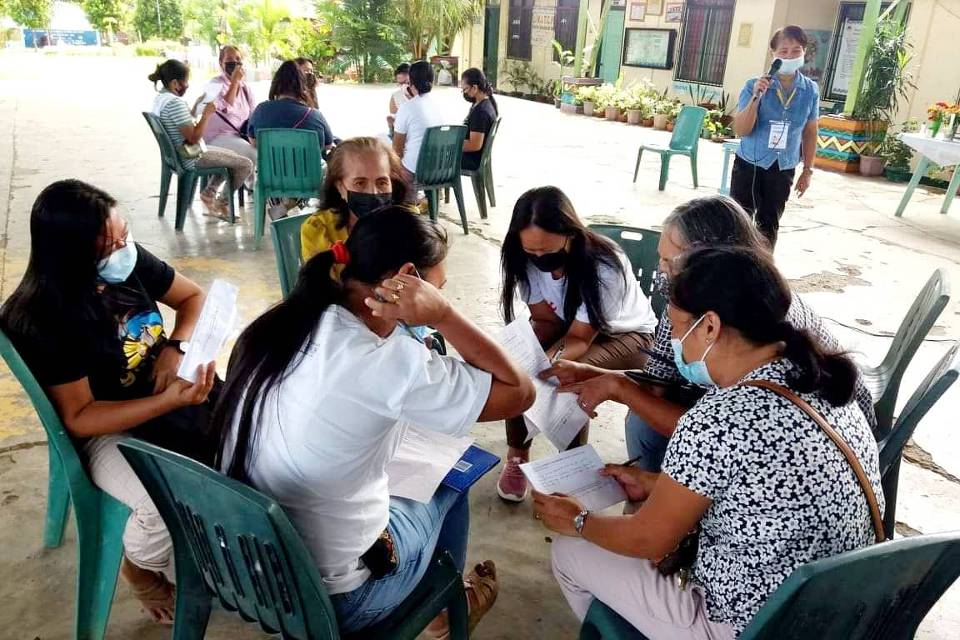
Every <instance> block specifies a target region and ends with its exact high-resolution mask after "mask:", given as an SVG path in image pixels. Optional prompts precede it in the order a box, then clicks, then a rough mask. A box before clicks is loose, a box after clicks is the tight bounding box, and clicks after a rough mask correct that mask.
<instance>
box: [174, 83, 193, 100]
mask: <svg viewBox="0 0 960 640" xmlns="http://www.w3.org/2000/svg"><path fill="white" fill-rule="evenodd" d="M189 88H190V87H189V85H186V84H183V83H182V82H181V83H180V91H174V94H175V95H178V96H180V97H181V98H182V97H183V96H185V95H187V89H189Z"/></svg>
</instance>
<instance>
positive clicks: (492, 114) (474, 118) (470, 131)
mask: <svg viewBox="0 0 960 640" xmlns="http://www.w3.org/2000/svg"><path fill="white" fill-rule="evenodd" d="M460 89H461V90H462V91H463V99H464V100H466V101H467V102H469V103H471V106H470V112H469V113H468V114H467V119H466V120H464V121H463V124H465V125H466V126H467V139H466V140H464V141H463V161H462V163H461V168H463V169H469V170H474V169H477V168H479V167H480V157H481V156H482V155H483V143H484V142H485V141H486V139H487V136H488V135H489V134H490V129H491V128H492V127H493V123H495V122H496V121H497V118H498V117H499V116H500V110H499V109H498V108H497V101H496V99H495V98H494V97H493V87H492V86H491V85H490V82H489V81H488V80H487V77H486V76H485V75H483V71H481V70H480V69H475V68H471V69H467V70H466V71H464V72H463V75H462V76H460Z"/></svg>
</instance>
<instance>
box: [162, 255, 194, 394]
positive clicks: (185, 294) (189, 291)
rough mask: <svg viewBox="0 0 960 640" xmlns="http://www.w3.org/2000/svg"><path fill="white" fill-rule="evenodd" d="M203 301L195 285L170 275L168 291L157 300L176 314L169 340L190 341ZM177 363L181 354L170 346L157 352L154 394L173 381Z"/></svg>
mask: <svg viewBox="0 0 960 640" xmlns="http://www.w3.org/2000/svg"><path fill="white" fill-rule="evenodd" d="M205 299H206V294H204V292H203V289H201V288H200V287H199V286H198V285H197V284H196V283H195V282H193V281H192V280H189V279H187V278H185V277H184V276H182V275H180V274H179V273H178V274H175V275H174V277H173V283H172V284H171V285H170V288H169V289H168V290H167V292H166V293H165V294H164V295H163V297H162V298H160V302H162V303H163V304H165V305H167V306H168V307H170V308H171V309H174V310H175V311H176V312H177V316H176V320H175V324H174V327H173V331H172V332H171V333H170V339H172V340H189V339H190V336H192V335H193V328H194V327H195V326H196V324H197V320H198V319H199V318H200V310H201V309H203V301H204V300H205ZM181 360H183V354H182V353H181V352H180V350H179V349H174V348H173V347H172V346H171V347H168V348H165V349H163V350H162V351H161V352H160V355H158V356H157V361H156V362H155V363H154V365H153V381H154V386H153V393H154V394H157V393H160V392H162V391H164V390H165V389H166V388H167V387H168V386H170V385H171V384H172V383H173V381H174V380H176V379H177V370H178V369H179V368H180V361H181Z"/></svg>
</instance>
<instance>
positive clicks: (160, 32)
mask: <svg viewBox="0 0 960 640" xmlns="http://www.w3.org/2000/svg"><path fill="white" fill-rule="evenodd" d="M21 1H22V0H21ZM158 6H159V12H160V13H159V19H158V16H157V7H158ZM133 27H134V29H136V30H137V32H138V33H139V34H140V38H141V39H143V40H149V39H150V38H155V37H159V38H164V39H167V40H176V39H178V38H179V37H180V36H181V35H183V13H182V12H181V11H180V3H179V2H177V0H137V6H136V9H135V11H134V15H133Z"/></svg>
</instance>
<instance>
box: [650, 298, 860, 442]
mask: <svg viewBox="0 0 960 640" xmlns="http://www.w3.org/2000/svg"><path fill="white" fill-rule="evenodd" d="M787 320H789V321H790V324H792V325H793V326H794V327H796V328H797V329H806V330H807V331H809V332H811V333H812V334H813V335H814V336H816V338H817V340H819V341H820V344H822V345H823V346H825V347H826V348H828V349H838V348H840V343H839V342H838V341H837V339H836V337H834V335H833V334H832V333H830V330H829V329H827V327H826V326H825V325H824V324H823V319H822V318H821V317H820V316H818V315H817V313H816V312H815V311H814V310H813V309H811V308H810V307H809V306H808V305H807V303H806V302H804V301H803V299H802V298H801V297H800V296H798V295H796V294H793V304H791V305H790V309H789V310H788V311H787ZM672 330H673V326H672V325H671V323H670V318H669V317H668V316H667V312H666V309H664V311H663V313H661V314H660V322H658V323H657V331H656V333H655V334H654V338H653V347H652V348H651V350H652V351H653V353H654V354H655V355H654V356H652V357H651V358H650V359H649V360H648V361H647V365H646V367H645V368H644V370H645V371H646V372H647V373H649V374H650V375H652V376H656V377H657V378H661V379H663V380H667V381H670V382H680V381H682V378H681V377H680V372H679V371H677V366H676V365H675V364H674V361H673V347H672V346H671V345H670V337H671V336H670V333H671V331H672ZM854 400H855V402H856V403H857V406H859V407H860V410H861V411H862V412H863V416H864V417H865V418H866V419H867V424H868V425H870V429H871V430H875V429H876V428H877V415H876V413H875V412H874V409H873V396H871V395H870V390H869V389H867V387H866V385H864V384H863V379H862V378H861V379H858V380H857V390H856V396H855V397H854Z"/></svg>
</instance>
